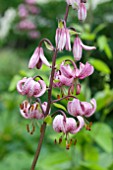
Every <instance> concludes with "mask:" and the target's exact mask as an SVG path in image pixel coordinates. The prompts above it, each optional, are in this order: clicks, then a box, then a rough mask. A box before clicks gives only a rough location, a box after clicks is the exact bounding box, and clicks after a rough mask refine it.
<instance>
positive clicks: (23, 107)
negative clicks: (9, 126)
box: [20, 100, 30, 119]
mask: <svg viewBox="0 0 113 170" xmlns="http://www.w3.org/2000/svg"><path fill="white" fill-rule="evenodd" d="M29 107H30V104H29V102H28V101H27V100H25V101H23V103H22V104H20V114H21V115H22V116H23V117H24V118H26V119H29V113H28V110H29Z"/></svg>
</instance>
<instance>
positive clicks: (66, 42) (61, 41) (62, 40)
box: [55, 21, 71, 51]
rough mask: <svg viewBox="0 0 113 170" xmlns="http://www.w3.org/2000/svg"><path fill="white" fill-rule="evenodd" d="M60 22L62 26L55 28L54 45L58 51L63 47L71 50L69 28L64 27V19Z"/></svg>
mask: <svg viewBox="0 0 113 170" xmlns="http://www.w3.org/2000/svg"><path fill="white" fill-rule="evenodd" d="M60 22H62V27H60V28H57V30H56V36H55V41H56V46H57V48H58V50H59V51H62V50H63V49H64V47H65V49H66V50H68V51H71V44H70V34H69V29H68V28H66V23H65V21H60Z"/></svg>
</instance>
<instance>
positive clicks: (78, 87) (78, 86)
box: [76, 84, 81, 95]
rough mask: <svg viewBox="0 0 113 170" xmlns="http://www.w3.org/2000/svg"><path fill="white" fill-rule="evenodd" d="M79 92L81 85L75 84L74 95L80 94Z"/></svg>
mask: <svg viewBox="0 0 113 170" xmlns="http://www.w3.org/2000/svg"><path fill="white" fill-rule="evenodd" d="M80 92H81V85H80V84H77V85H76V95H78V94H80Z"/></svg>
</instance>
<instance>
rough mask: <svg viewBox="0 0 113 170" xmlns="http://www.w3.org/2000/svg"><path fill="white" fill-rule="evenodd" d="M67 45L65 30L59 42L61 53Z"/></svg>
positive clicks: (62, 30)
mask: <svg viewBox="0 0 113 170" xmlns="http://www.w3.org/2000/svg"><path fill="white" fill-rule="evenodd" d="M65 44H66V32H65V28H62V29H61V34H60V36H59V40H58V49H59V51H62V50H63V49H64V47H65Z"/></svg>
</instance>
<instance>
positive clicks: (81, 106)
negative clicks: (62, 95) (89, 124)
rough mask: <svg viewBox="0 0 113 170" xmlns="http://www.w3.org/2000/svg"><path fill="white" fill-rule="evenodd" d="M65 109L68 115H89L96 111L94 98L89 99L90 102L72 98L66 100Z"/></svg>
mask: <svg viewBox="0 0 113 170" xmlns="http://www.w3.org/2000/svg"><path fill="white" fill-rule="evenodd" d="M67 109H68V112H69V114H70V115H72V116H74V117H76V116H85V117H90V116H92V115H93V114H94V112H95V111H96V100H95V99H91V101H90V103H88V102H81V101H80V100H79V99H73V100H72V101H69V102H68V105H67Z"/></svg>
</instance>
